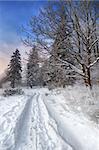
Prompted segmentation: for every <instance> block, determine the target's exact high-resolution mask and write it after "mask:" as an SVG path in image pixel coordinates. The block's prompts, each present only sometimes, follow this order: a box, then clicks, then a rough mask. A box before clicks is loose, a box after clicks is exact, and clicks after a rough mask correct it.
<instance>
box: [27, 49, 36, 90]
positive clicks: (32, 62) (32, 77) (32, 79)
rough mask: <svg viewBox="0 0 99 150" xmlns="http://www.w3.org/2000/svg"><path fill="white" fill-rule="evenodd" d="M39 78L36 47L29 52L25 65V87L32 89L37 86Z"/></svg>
mask: <svg viewBox="0 0 99 150" xmlns="http://www.w3.org/2000/svg"><path fill="white" fill-rule="evenodd" d="M38 78H39V64H38V52H37V49H36V47H35V46H34V47H33V49H32V50H31V51H30V54H29V59H28V63H27V86H29V87H31V88H32V87H33V86H37V85H38V82H39V81H38Z"/></svg>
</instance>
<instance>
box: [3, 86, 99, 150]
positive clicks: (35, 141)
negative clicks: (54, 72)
mask: <svg viewBox="0 0 99 150" xmlns="http://www.w3.org/2000/svg"><path fill="white" fill-rule="evenodd" d="M98 89H99V88H97V91H98ZM23 90H24V92H25V94H24V95H21V96H18V95H16V96H9V97H3V96H2V91H0V94H1V95H0V150H99V124H98V122H95V120H94V119H93V117H92V116H93V114H94V113H95V112H96V110H97V108H98V106H99V105H98V104H99V103H98V101H97V99H98V98H99V95H98V92H97V93H95V92H93V93H91V92H90V90H89V89H86V88H85V87H81V86H80V88H79V86H74V87H66V88H65V89H62V88H61V89H55V90H53V91H49V90H48V89H47V88H39V87H34V89H23ZM93 95H94V96H95V97H93ZM93 103H94V105H93ZM88 108H89V109H88ZM84 110H85V111H84Z"/></svg>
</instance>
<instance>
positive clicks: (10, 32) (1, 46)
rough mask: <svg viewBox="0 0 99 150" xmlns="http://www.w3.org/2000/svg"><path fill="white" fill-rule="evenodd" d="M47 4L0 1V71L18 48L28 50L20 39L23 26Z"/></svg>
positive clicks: (43, 2)
mask: <svg viewBox="0 0 99 150" xmlns="http://www.w3.org/2000/svg"><path fill="white" fill-rule="evenodd" d="M45 4H46V1H0V72H2V71H3V70H4V68H5V67H6V64H7V63H8V61H9V58H10V56H11V54H12V52H13V51H14V50H15V49H16V48H19V50H20V51H21V52H23V51H24V50H26V47H25V46H24V45H23V43H22V42H21V39H20V37H21V36H22V33H21V32H20V31H21V27H22V25H26V24H28V22H29V20H30V18H31V16H33V15H37V14H38V13H39V9H40V8H41V7H43V6H44V5H45ZM22 54H23V53H22Z"/></svg>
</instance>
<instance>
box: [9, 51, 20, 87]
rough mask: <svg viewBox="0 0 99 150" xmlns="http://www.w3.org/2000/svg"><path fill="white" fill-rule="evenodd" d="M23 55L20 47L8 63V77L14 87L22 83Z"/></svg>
mask: <svg viewBox="0 0 99 150" xmlns="http://www.w3.org/2000/svg"><path fill="white" fill-rule="evenodd" d="M21 72H22V67H21V56H20V52H19V50H18V49H16V51H15V52H14V53H13V55H12V56H11V60H10V63H9V65H8V71H7V79H8V81H10V85H11V87H12V88H15V87H16V86H18V85H20V83H21V78H22V77H21Z"/></svg>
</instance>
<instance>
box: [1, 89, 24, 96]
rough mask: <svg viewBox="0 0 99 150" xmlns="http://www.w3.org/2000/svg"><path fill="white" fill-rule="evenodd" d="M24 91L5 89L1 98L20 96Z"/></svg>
mask: <svg viewBox="0 0 99 150" xmlns="http://www.w3.org/2000/svg"><path fill="white" fill-rule="evenodd" d="M22 94H24V91H22V89H12V88H11V89H6V90H4V93H3V96H12V95H22Z"/></svg>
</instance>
